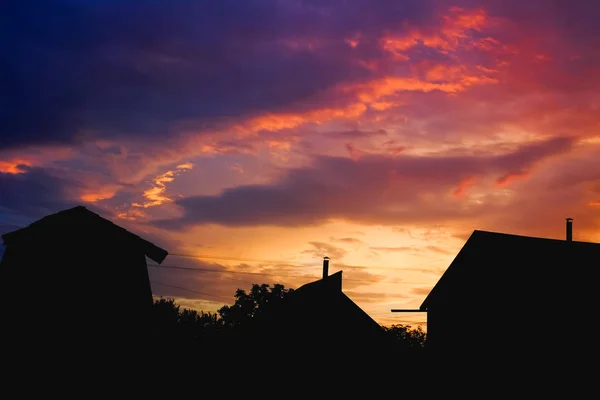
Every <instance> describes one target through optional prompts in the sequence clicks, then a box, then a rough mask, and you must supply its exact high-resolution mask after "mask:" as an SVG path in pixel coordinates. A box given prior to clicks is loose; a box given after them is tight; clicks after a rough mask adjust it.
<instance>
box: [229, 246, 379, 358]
mask: <svg viewBox="0 0 600 400" xmlns="http://www.w3.org/2000/svg"><path fill="white" fill-rule="evenodd" d="M328 267H329V260H328V259H327V258H325V260H324V262H323V278H322V279H319V280H317V281H314V282H311V283H307V284H305V285H303V286H301V287H299V288H298V289H296V290H294V291H293V292H291V293H290V294H289V295H288V296H287V297H285V298H284V299H283V300H282V301H281V302H280V303H279V304H277V306H274V307H273V308H271V309H268V310H266V311H265V312H264V313H262V314H261V315H260V316H258V317H257V318H256V319H255V320H253V321H251V323H250V324H248V325H247V326H245V327H242V328H241V329H240V330H239V331H238V332H237V335H236V338H235V341H236V342H237V344H238V346H241V349H240V350H241V352H248V351H250V352H252V351H258V352H259V353H262V354H268V353H272V354H273V353H277V352H278V353H281V354H294V357H298V358H312V357H315V356H318V357H325V358H323V360H324V361H325V359H327V360H338V361H339V360H340V359H341V358H340V357H343V356H344V355H347V356H352V357H359V356H362V357H367V356H371V355H374V356H380V355H381V354H382V351H387V352H389V351H390V349H391V341H390V339H389V338H388V336H387V335H386V333H385V331H384V329H383V328H382V327H381V326H380V325H379V324H378V323H377V322H376V321H375V320H373V319H372V318H371V317H370V316H369V315H368V314H367V313H366V312H364V311H363V310H362V309H361V308H360V307H359V306H358V305H357V304H356V303H354V302H353V301H352V300H351V299H350V298H349V297H348V296H347V295H346V294H344V292H343V291H342V271H339V272H336V273H334V274H332V275H329V274H328ZM238 349H239V348H238ZM327 362H329V361H327Z"/></svg>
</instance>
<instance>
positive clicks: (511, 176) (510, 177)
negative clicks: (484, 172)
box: [496, 171, 529, 186]
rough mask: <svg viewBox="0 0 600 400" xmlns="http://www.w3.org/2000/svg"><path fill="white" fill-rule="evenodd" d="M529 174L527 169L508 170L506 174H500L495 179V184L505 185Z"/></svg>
mask: <svg viewBox="0 0 600 400" xmlns="http://www.w3.org/2000/svg"><path fill="white" fill-rule="evenodd" d="M527 176H529V171H515V172H509V173H507V174H506V175H503V176H501V177H500V178H498V179H497V180H496V185H497V186H506V185H508V184H510V183H512V182H514V181H515V180H517V179H522V178H525V177H527Z"/></svg>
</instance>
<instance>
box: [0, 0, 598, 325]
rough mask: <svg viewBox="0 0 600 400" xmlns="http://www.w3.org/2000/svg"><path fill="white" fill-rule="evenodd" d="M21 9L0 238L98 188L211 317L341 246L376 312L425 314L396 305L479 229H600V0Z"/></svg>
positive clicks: (165, 275)
mask: <svg viewBox="0 0 600 400" xmlns="http://www.w3.org/2000/svg"><path fill="white" fill-rule="evenodd" d="M9 3H10V5H8V6H6V5H3V6H2V12H1V13H0V14H1V16H0V22H1V23H0V31H1V32H2V37H3V38H4V40H2V41H0V49H1V50H2V62H1V64H0V65H1V69H0V70H1V71H2V74H1V75H0V82H1V84H0V89H1V90H0V94H1V95H0V105H1V107H0V115H1V126H0V233H6V232H9V231H12V230H15V229H16V228H18V227H23V226H26V225H27V224H29V223H31V222H33V221H34V220H36V219H38V218H40V217H42V216H44V215H47V214H49V213H54V212H57V211H60V210H62V209H65V208H69V207H72V206H75V205H79V204H80V205H85V206H86V207H88V208H90V209H91V210H92V211H95V212H97V213H99V214H101V215H102V216H104V217H105V218H108V219H110V220H112V221H113V222H115V223H117V224H119V225H121V226H123V227H125V228H127V229H129V230H131V231H132V232H134V233H137V234H139V235H141V236H143V237H144V238H146V239H147V240H150V241H152V242H153V243H155V244H157V245H159V246H161V247H163V248H164V249H166V250H167V251H169V253H171V254H173V255H170V256H168V257H167V259H166V260H165V261H164V263H163V265H164V266H166V267H170V268H156V267H149V271H150V279H151V281H152V282H154V283H153V285H152V287H153V291H154V294H155V295H157V296H168V297H174V298H176V299H177V301H178V302H179V303H180V304H182V305H184V306H186V307H194V308H197V309H202V310H206V311H214V310H216V309H217V308H219V307H221V306H222V305H223V304H225V303H231V302H232V301H233V294H234V292H235V290H236V289H237V288H244V289H248V288H249V287H250V285H251V284H252V283H283V284H284V285H286V286H289V287H298V286H299V285H302V284H304V283H308V282H310V281H313V280H315V279H318V278H319V277H320V274H321V263H322V258H323V256H329V257H330V258H331V261H330V272H332V273H333V272H336V271H338V270H340V269H341V270H343V271H344V272H343V277H344V282H343V289H344V292H345V293H346V294H347V295H348V296H349V297H350V298H351V299H353V300H354V301H355V302H356V303H357V304H358V305H359V306H361V307H362V308H363V309H364V310H365V311H366V312H368V313H369V314H370V315H371V316H372V317H373V318H374V319H376V320H377V321H378V322H380V323H382V324H385V325H389V324H392V323H403V324H406V323H408V324H411V325H413V326H416V325H422V326H423V327H425V326H424V321H425V315H424V314H409V315H403V314H392V313H390V309H391V308H418V306H419V305H420V304H421V302H422V301H423V299H424V298H425V296H426V295H427V294H428V293H429V291H430V290H431V288H432V287H433V285H435V283H436V282H437V280H438V279H439V277H440V276H441V274H442V273H443V272H444V270H445V269H446V268H447V267H448V265H449V264H450V262H451V261H452V259H453V258H454V256H455V255H456V253H457V251H458V250H459V249H460V248H461V247H462V245H463V244H464V242H465V240H466V239H467V238H468V236H469V235H470V234H471V232H472V231H473V230H474V229H481V230H490V231H498V232H506V233H514V234H521V235H532V236H542V237H549V238H559V239H563V238H564V236H565V233H564V231H565V228H564V226H565V218H566V217H572V218H574V223H573V230H574V233H573V237H574V240H582V241H600V25H599V24H598V21H600V3H598V2H597V1H594V0H590V1H587V0H570V1H566V0H518V1H517V0H481V1H475V0H463V1H460V0H455V1H446V0H396V1H392V0H389V1H387V0H380V1H379V0H347V1H344V0H243V1H241V0H218V1H217V0H214V1H200V0H199V1H164V2H162V1H142V0H140V1H122V0H103V1H100V0H52V1H49V0H46V1H42V0H40V1H29V2H24V1H12V2H9ZM0 251H2V250H0ZM184 256H185V257H184ZM149 264H153V263H152V262H149ZM173 267H183V268H198V269H199V270H198V271H190V270H188V269H177V268H173ZM167 285H168V286H167Z"/></svg>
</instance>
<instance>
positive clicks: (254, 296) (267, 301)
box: [218, 283, 294, 327]
mask: <svg viewBox="0 0 600 400" xmlns="http://www.w3.org/2000/svg"><path fill="white" fill-rule="evenodd" d="M293 291H294V289H286V288H285V286H283V285H281V284H278V283H276V284H274V285H273V287H271V286H269V285H268V284H262V285H259V284H256V283H255V284H253V285H252V288H251V289H250V292H249V293H246V291H245V290H243V289H238V290H236V292H235V296H234V297H235V303H234V304H233V305H232V306H227V305H225V306H223V307H221V309H219V311H218V313H219V316H220V317H221V321H222V323H223V324H224V325H225V326H228V327H236V326H239V325H241V324H244V323H246V322H248V321H250V320H251V319H253V318H255V317H257V316H258V315H259V314H260V313H262V312H264V311H266V310H268V309H269V308H271V307H274V306H276V305H277V304H279V303H280V302H281V301H282V300H283V299H284V298H285V297H286V296H287V295H288V294H290V293H293Z"/></svg>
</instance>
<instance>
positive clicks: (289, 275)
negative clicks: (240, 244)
mask: <svg viewBox="0 0 600 400" xmlns="http://www.w3.org/2000/svg"><path fill="white" fill-rule="evenodd" d="M148 266H149V267H154V268H165V269H179V270H184V271H197V272H220V273H225V274H244V275H262V276H281V277H288V278H310V279H318V278H319V277H317V276H307V275H292V274H275V273H266V272H247V271H221V270H218V269H207V268H194V267H180V266H176V265H154V264H148ZM344 280H345V281H352V282H373V283H375V282H378V281H372V280H366V279H346V278H344Z"/></svg>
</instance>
